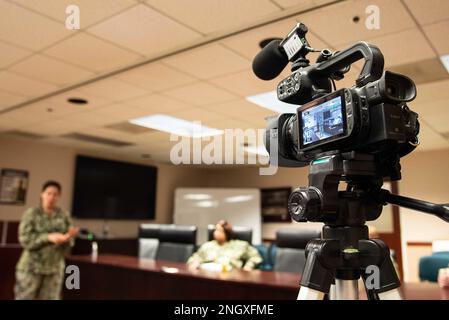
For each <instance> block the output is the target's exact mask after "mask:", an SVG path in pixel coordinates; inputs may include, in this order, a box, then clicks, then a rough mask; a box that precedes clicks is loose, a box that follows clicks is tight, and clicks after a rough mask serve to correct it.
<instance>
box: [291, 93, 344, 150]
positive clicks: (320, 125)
mask: <svg viewBox="0 0 449 320" xmlns="http://www.w3.org/2000/svg"><path fill="white" fill-rule="evenodd" d="M299 113H300V120H301V124H302V126H301V127H302V128H300V131H302V132H300V134H301V138H302V139H301V140H302V141H301V142H302V145H303V146H305V147H307V146H309V145H313V144H318V143H320V142H321V141H323V140H327V139H331V138H333V137H337V136H340V135H342V134H343V133H344V132H345V120H346V119H345V110H344V105H343V103H342V97H341V96H340V95H338V96H337V97H334V98H331V99H329V100H326V101H324V102H321V103H319V104H316V105H314V106H310V107H306V108H305V109H302V111H300V112H299Z"/></svg>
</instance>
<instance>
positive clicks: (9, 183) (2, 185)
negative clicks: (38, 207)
mask: <svg viewBox="0 0 449 320" xmlns="http://www.w3.org/2000/svg"><path fill="white" fill-rule="evenodd" d="M27 189H28V171H25V170H16V169H2V170H1V173H0V203H1V204H16V205H24V204H25V201H26V194H27Z"/></svg>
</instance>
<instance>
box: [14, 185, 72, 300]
mask: <svg viewBox="0 0 449 320" xmlns="http://www.w3.org/2000/svg"><path fill="white" fill-rule="evenodd" d="M60 194H61V185H60V184H59V183H58V182H55V181H48V182H46V183H45V184H44V186H43V188H42V193H41V205H40V206H39V207H35V208H30V209H28V210H26V211H25V213H24V215H23V217H22V220H21V222H20V225H19V241H20V244H21V245H22V247H23V252H22V255H21V257H20V259H19V261H18V263H17V265H16V284H15V286H14V294H15V298H16V299H19V300H22V299H45V300H50V299H51V300H56V299H60V296H61V289H62V281H63V279H64V269H65V261H64V255H65V254H66V252H67V251H68V250H69V249H70V247H71V246H73V244H74V239H73V238H74V236H75V235H76V234H77V233H78V229H77V228H74V227H72V223H71V220H70V218H69V216H68V214H67V213H66V212H64V211H63V210H61V209H60V208H58V207H57V206H56V205H57V202H58V199H59V196H60Z"/></svg>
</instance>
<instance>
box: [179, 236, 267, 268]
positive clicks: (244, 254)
mask: <svg viewBox="0 0 449 320" xmlns="http://www.w3.org/2000/svg"><path fill="white" fill-rule="evenodd" d="M194 262H196V263H207V262H215V263H218V264H221V265H222V266H227V267H233V268H237V269H240V268H242V267H244V266H247V267H251V268H254V267H256V266H257V265H258V264H259V263H261V262H262V257H261V256H260V254H259V252H258V251H257V249H256V248H254V247H253V246H251V245H250V244H249V243H248V242H246V241H242V240H230V241H227V242H225V243H224V244H222V245H220V244H219V243H218V242H217V241H216V240H212V241H208V242H206V243H204V244H203V245H202V246H201V247H200V248H199V249H198V251H197V252H195V253H194V254H193V255H192V256H191V257H190V258H189V260H188V261H187V263H194Z"/></svg>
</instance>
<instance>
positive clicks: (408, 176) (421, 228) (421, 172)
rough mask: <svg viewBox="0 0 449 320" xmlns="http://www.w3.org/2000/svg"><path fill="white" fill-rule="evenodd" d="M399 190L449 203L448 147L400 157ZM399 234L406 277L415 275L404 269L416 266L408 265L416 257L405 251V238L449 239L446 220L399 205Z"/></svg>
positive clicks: (411, 268) (403, 193) (415, 260)
mask: <svg viewBox="0 0 449 320" xmlns="http://www.w3.org/2000/svg"><path fill="white" fill-rule="evenodd" d="M399 193H400V194H402V195H404V196H409V197H413V198H418V199H422V200H427V201H430V202H436V203H449V150H444V151H428V152H415V153H412V154H410V155H408V156H406V157H405V158H403V160H402V180H401V182H400V184H399ZM400 212H401V236H402V250H403V257H404V270H405V272H404V276H405V279H406V280H409V279H417V277H416V276H417V275H416V274H413V275H412V274H410V273H407V270H417V268H416V266H415V265H413V266H409V265H408V263H409V261H413V263H414V264H416V263H417V261H418V260H419V259H418V258H419V257H418V258H417V257H411V255H412V252H407V246H406V243H407V242H408V241H418V242H421V241H423V242H427V241H432V240H436V239H449V223H446V222H444V221H443V220H441V219H439V218H436V217H434V216H432V215H429V214H425V213H421V212H417V211H413V210H409V209H403V208H401V210H400Z"/></svg>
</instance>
